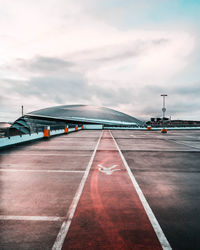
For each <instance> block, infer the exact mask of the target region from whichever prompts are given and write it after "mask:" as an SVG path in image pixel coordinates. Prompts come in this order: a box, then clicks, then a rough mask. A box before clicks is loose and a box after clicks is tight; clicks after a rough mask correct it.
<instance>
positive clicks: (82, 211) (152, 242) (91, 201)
mask: <svg viewBox="0 0 200 250" xmlns="http://www.w3.org/2000/svg"><path fill="white" fill-rule="evenodd" d="M98 148H99V149H103V148H104V149H105V150H97V152H96V155H95V158H94V161H93V164H92V167H91V170H90V172H89V175H88V178H87V181H86V183H85V186H84V189H83V192H82V195H81V198H80V200H79V203H78V206H77V209H76V212H75V214H74V217H73V219H72V223H71V226H70V228H69V231H68V234H67V236H66V238H65V241H64V244H63V247H62V249H64V250H66V249H92V250H94V249H95V250H96V249H106V250H111V249H113V250H118V249H124V250H125V249H129V250H130V249H145V250H148V249H149V250H150V249H154V250H157V249H162V247H161V245H160V242H159V240H158V238H157V236H156V234H155V232H154V229H153V227H152V225H151V223H150V221H149V219H148V217H147V214H146V212H145V210H144V208H143V205H142V203H141V201H140V199H139V197H138V195H137V193H136V190H135V188H134V186H133V184H132V181H131V179H130V177H129V175H128V172H127V171H126V168H125V166H124V164H123V162H122V159H121V157H120V154H119V151H118V150H117V148H116V145H115V143H114V140H113V139H112V137H111V135H110V132H109V131H104V133H103V136H102V138H101V141H100V144H99V147H98ZM106 148H107V149H108V148H109V150H106ZM99 165H101V166H102V167H101V166H99ZM114 165H117V166H114ZM103 167H105V168H103ZM111 167H113V168H111ZM106 168H111V169H106ZM114 170H115V171H114Z"/></svg>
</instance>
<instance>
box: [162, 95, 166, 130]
mask: <svg viewBox="0 0 200 250" xmlns="http://www.w3.org/2000/svg"><path fill="white" fill-rule="evenodd" d="M161 96H162V97H163V107H162V112H163V119H162V125H163V129H162V130H161V132H162V133H167V130H166V129H165V124H164V119H165V112H166V107H165V97H166V96H167V95H166V94H162V95H161Z"/></svg>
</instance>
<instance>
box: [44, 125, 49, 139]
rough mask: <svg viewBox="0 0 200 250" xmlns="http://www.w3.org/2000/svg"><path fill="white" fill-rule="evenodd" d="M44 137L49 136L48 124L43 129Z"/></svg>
mask: <svg viewBox="0 0 200 250" xmlns="http://www.w3.org/2000/svg"><path fill="white" fill-rule="evenodd" d="M44 137H45V138H49V137H50V126H47V127H46V128H45V129H44Z"/></svg>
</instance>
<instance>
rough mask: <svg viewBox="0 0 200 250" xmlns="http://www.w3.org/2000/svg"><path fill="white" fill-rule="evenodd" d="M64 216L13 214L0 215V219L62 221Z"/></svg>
mask: <svg viewBox="0 0 200 250" xmlns="http://www.w3.org/2000/svg"><path fill="white" fill-rule="evenodd" d="M64 219H65V217H56V216H14V215H0V220H27V221H63V220H64Z"/></svg>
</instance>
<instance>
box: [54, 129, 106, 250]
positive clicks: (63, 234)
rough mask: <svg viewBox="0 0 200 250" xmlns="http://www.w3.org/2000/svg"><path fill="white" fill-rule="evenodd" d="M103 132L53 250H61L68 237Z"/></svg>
mask: <svg viewBox="0 0 200 250" xmlns="http://www.w3.org/2000/svg"><path fill="white" fill-rule="evenodd" d="M102 134H103V130H102V132H101V134H100V137H99V139H98V142H97V144H96V147H95V149H94V151H93V154H92V156H91V158H90V161H89V163H88V165H87V168H86V171H85V174H84V175H83V178H82V180H81V182H80V185H79V187H78V189H77V192H76V194H75V196H74V199H73V201H72V204H71V206H70V208H69V211H68V213H67V216H66V217H67V220H65V221H64V222H63V223H62V226H61V228H60V231H59V233H58V235H57V237H56V240H55V242H54V245H53V247H52V250H61V249H62V245H63V243H64V240H65V238H66V235H67V233H68V231H69V227H70V225H71V222H72V219H73V216H74V213H75V211H76V207H77V205H78V202H79V199H80V197H81V194H82V191H83V188H84V185H85V182H86V179H87V177H88V174H89V171H90V168H91V166H92V163H93V160H94V157H95V154H96V151H97V148H98V146H99V143H100V140H101V137H102Z"/></svg>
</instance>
